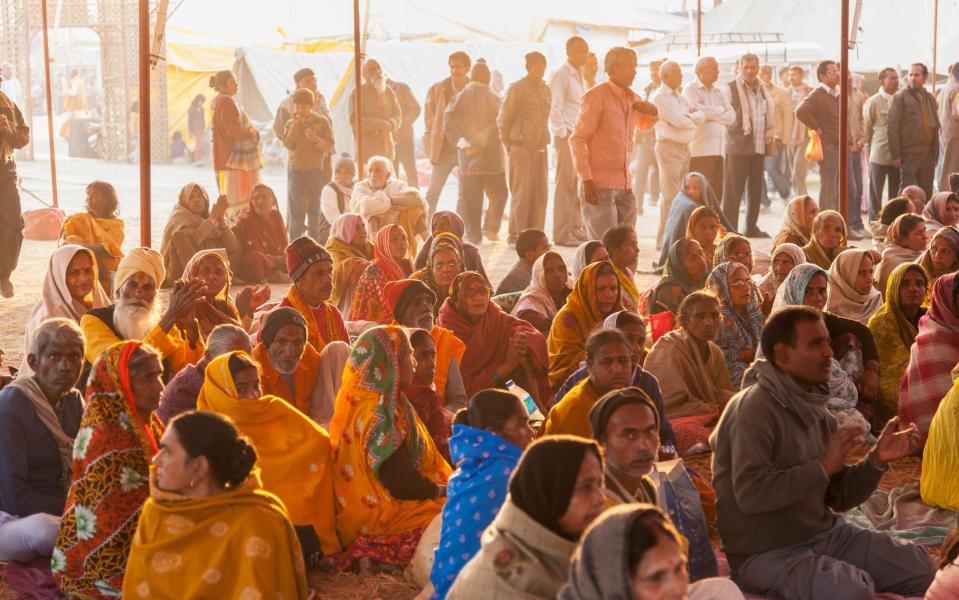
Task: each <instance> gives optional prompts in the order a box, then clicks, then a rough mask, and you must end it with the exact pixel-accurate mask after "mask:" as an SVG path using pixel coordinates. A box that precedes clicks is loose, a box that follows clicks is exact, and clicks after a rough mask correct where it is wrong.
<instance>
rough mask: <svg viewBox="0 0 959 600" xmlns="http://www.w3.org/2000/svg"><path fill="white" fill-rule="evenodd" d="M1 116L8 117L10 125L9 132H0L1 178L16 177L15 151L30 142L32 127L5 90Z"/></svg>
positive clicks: (0, 107)
mask: <svg viewBox="0 0 959 600" xmlns="http://www.w3.org/2000/svg"><path fill="white" fill-rule="evenodd" d="M0 116H3V117H6V118H7V122H8V123H9V125H10V132H9V133H0V178H4V179H8V178H15V177H16V175H17V163H16V161H15V160H14V158H13V151H14V150H16V149H20V148H23V147H24V146H26V145H27V144H28V143H29V142H30V128H29V127H28V126H27V124H26V122H25V121H24V120H23V115H22V114H20V109H19V108H17V105H16V104H14V103H13V100H11V99H10V98H8V97H7V96H6V94H4V93H3V92H0Z"/></svg>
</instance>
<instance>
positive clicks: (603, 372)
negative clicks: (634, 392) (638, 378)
mask: <svg viewBox="0 0 959 600" xmlns="http://www.w3.org/2000/svg"><path fill="white" fill-rule="evenodd" d="M586 370H587V371H588V372H589V380H590V381H591V382H592V384H593V387H595V388H596V391H597V392H599V395H600V396H602V395H603V394H605V393H606V392H610V391H612V390H618V389H620V388H624V387H626V386H627V385H629V380H630V378H631V377H632V375H633V357H632V354H631V353H630V351H629V346H627V345H626V344H624V343H622V342H608V343H606V344H603V345H602V346H600V347H599V350H597V351H596V354H595V355H593V356H592V357H590V358H589V359H588V360H587V362H586Z"/></svg>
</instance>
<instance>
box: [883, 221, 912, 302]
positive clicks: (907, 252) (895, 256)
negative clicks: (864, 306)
mask: <svg viewBox="0 0 959 600" xmlns="http://www.w3.org/2000/svg"><path fill="white" fill-rule="evenodd" d="M907 214H910V215H911V213H907ZM906 216H907V215H906V214H903V215H899V216H898V217H896V220H895V221H893V222H892V224H891V225H889V228H888V229H887V233H886V240H885V241H886V242H887V243H886V245H885V247H884V248H883V251H882V260H881V261H880V262H879V263H878V264H877V265H876V275H875V280H876V287H877V288H878V289H879V290H880V291H882V292H885V291H886V282H887V281H888V280H889V274H890V273H892V270H893V269H895V268H896V267H897V266H899V265H901V264H902V263H907V262H916V261H918V260H919V258H920V256H922V250H913V249H912V248H907V247H905V246H903V245H902V244H900V243H899V242H900V240H902V239H903V238H905V237H906V236H907V235H908V232H906V231H903V229H904V227H905V225H904V224H903V223H904V222H905V220H906ZM921 226H922V221H916V222H914V227H921Z"/></svg>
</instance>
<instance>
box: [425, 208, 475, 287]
mask: <svg viewBox="0 0 959 600" xmlns="http://www.w3.org/2000/svg"><path fill="white" fill-rule="evenodd" d="M441 233H446V234H450V235H453V236H454V237H456V239H457V240H459V243H460V246H461V250H462V251H461V253H460V254H461V255H462V256H463V263H464V269H463V270H464V271H476V272H477V273H479V274H480V275H482V276H483V278H484V279H486V281H489V277H487V276H486V270H485V269H483V257H482V256H481V255H480V251H479V248H477V247H476V246H474V245H473V244H471V243H469V242H467V241H464V240H463V236H464V235H466V223H464V222H463V218H462V217H460V216H459V215H458V214H456V213H455V212H453V211H451V210H440V211H437V212H435V213H433V218H432V219H430V237H428V238H426V241H425V242H423V246H422V247H421V248H420V251H419V252H418V253H417V255H416V260H414V261H413V266H414V267H416V268H417V269H419V270H422V269H425V268H426V262H427V260H429V257H430V249H431V248H432V247H433V241H434V240H435V239H436V237H437V236H438V235H439V234H441Z"/></svg>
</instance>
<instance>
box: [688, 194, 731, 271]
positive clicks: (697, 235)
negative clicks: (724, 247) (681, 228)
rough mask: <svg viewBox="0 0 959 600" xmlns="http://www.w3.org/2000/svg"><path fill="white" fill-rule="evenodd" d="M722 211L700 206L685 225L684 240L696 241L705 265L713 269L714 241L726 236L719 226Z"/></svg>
mask: <svg viewBox="0 0 959 600" xmlns="http://www.w3.org/2000/svg"><path fill="white" fill-rule="evenodd" d="M722 214H723V213H722V211H717V210H714V209H713V208H711V207H709V206H700V207H699V208H697V209H696V210H694V211H693V214H691V215H690V216H689V223H688V224H687V225H686V239H688V240H696V241H697V242H699V247H700V248H702V249H703V254H704V255H705V256H706V265H707V266H708V267H709V269H710V270H711V269H712V268H713V263H714V261H713V258H714V256H715V254H716V241H717V239H719V238H720V237H722V236H723V235H725V234H726V231H725V230H724V229H723V227H722V225H721V224H720V223H721V221H722V220H723V217H722Z"/></svg>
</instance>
